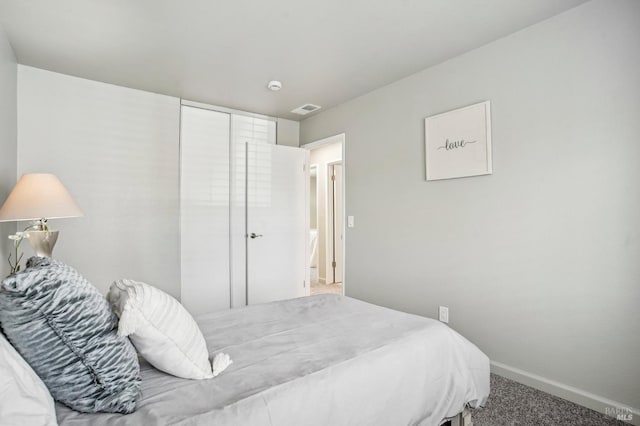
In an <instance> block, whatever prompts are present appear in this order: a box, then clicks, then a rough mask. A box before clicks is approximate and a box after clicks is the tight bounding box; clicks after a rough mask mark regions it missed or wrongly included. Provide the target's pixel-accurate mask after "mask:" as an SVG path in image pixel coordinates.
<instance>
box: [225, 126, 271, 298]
mask: <svg viewBox="0 0 640 426" xmlns="http://www.w3.org/2000/svg"><path fill="white" fill-rule="evenodd" d="M247 143H249V144H257V145H261V146H273V145H275V143H276V123H275V121H272V120H266V119H262V118H257V117H249V116H244V115H236V114H234V115H232V116H231V176H232V178H231V280H232V283H233V285H232V288H233V290H232V291H233V294H232V303H233V304H232V306H233V307H237V306H244V305H245V304H246V303H247V293H246V288H247V275H246V274H247V258H246V251H247V241H246V233H247V229H246V214H247V212H246V207H247V203H246V192H245V185H246V184H247V182H246V175H247V163H246V159H247V150H246V147H247Z"/></svg>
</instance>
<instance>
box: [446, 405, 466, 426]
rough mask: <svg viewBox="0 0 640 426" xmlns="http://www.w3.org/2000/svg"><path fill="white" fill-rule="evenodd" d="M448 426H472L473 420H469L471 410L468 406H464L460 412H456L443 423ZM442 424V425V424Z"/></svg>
mask: <svg viewBox="0 0 640 426" xmlns="http://www.w3.org/2000/svg"><path fill="white" fill-rule="evenodd" d="M447 424H448V425H449V426H473V422H472V421H471V411H469V409H468V408H465V409H464V410H463V411H462V413H460V414H458V415H457V416H455V417H454V418H452V419H451V420H449V422H448V423H445V425H447ZM443 426H444V425H443Z"/></svg>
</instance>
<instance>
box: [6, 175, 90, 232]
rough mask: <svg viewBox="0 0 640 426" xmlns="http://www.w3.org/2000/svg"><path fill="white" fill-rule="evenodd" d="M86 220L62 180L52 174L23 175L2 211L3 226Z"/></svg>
mask: <svg viewBox="0 0 640 426" xmlns="http://www.w3.org/2000/svg"><path fill="white" fill-rule="evenodd" d="M78 216H83V214H82V211H81V210H80V208H79V207H78V205H77V204H76V202H75V201H73V198H71V194H69V191H67V188H65V187H64V185H63V184H62V182H60V179H58V178H57V177H56V176H55V175H52V174H49V173H29V174H26V175H22V177H21V178H20V180H19V181H18V183H16V186H15V187H14V188H13V191H11V194H9V197H8V198H7V200H6V201H5V202H4V204H3V205H2V208H0V222H9V221H21V220H37V219H59V218H64V217H78Z"/></svg>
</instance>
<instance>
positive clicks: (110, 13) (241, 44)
mask: <svg viewBox="0 0 640 426" xmlns="http://www.w3.org/2000/svg"><path fill="white" fill-rule="evenodd" d="M584 2H585V0H394V1H385V0H315V1H309V0H273V1H259V0H253V1H251V0H231V1H219V0H218V1H216V0H182V1H176V0H133V1H132V0H58V1H50V0H29V1H24V0H1V1H0V25H1V26H2V27H3V28H4V30H5V32H6V33H7V36H8V38H9V41H10V43H11V45H12V47H13V49H14V51H15V54H16V57H17V60H18V62H19V63H21V64H25V65H31V66H34V67H38V68H43V69H47V70H51V71H56V72H61V73H64V74H70V75H74V76H79V77H84V78H88V79H92V80H98V81H103V82H107V83H113V84H117V85H121V86H126V87H132V88H137V89H142V90H147V91H151V92H156V93H163V94H167V95H172V96H178V97H182V98H184V99H188V100H193V101H199V102H204V103H209V104H213V105H221V106H226V107H230V108H236V109H240V110H245V111H252V112H257V113H261V114H267V115H272V116H279V117H284V118H289V119H294V120H299V119H300V118H301V117H300V116H298V115H295V114H291V113H290V111H291V110H292V109H294V108H296V107H299V106H301V105H302V104H305V103H312V104H316V105H321V106H322V107H323V110H325V109H327V108H330V107H332V106H334V105H337V104H340V103H342V102H345V101H347V100H349V99H352V98H355V97H357V96H359V95H362V94H364V93H367V92H369V91H371V90H374V89H376V88H378V87H381V86H384V85H386V84H389V83H391V82H393V81H396V80H398V79H400V78H402V77H405V76H408V75H410V74H413V73H415V72H418V71H420V70H422V69H424V68H427V67H429V66H432V65H435V64H438V63H440V62H443V61H445V60H447V59H449V58H452V57H454V56H457V55H460V54H461V53H464V52H466V51H469V50H472V49H474V48H477V47H479V46H481V45H483V44H486V43H489V42H491V41H493V40H496V39H498V38H501V37H504V36H506V35H508V34H511V33H513V32H515V31H518V30H520V29H522V28H525V27H527V26H529V25H532V24H534V23H536V22H539V21H542V20H544V19H547V18H549V17H551V16H553V15H556V14H558V13H561V12H563V11H565V10H567V9H570V8H572V7H575V6H577V5H579V4H581V3H584ZM273 79H276V80H280V81H282V83H283V88H282V90H280V91H279V92H271V91H269V90H268V89H267V88H266V85H267V82H268V81H269V80H273ZM320 111H322V110H320ZM310 115H313V114H310Z"/></svg>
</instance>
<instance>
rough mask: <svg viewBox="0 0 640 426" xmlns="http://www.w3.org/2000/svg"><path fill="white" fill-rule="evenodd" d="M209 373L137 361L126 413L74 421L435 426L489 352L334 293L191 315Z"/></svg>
mask: <svg viewBox="0 0 640 426" xmlns="http://www.w3.org/2000/svg"><path fill="white" fill-rule="evenodd" d="M196 320H197V322H198V324H199V325H200V327H201V329H202V332H203V334H204V336H205V338H206V340H207V345H208V349H209V353H210V355H211V357H213V356H214V355H215V354H217V353H219V352H225V353H228V354H229V355H230V356H231V359H232V360H233V364H231V365H230V366H229V367H228V368H227V370H225V371H224V372H222V373H221V374H220V375H219V376H218V377H215V378H213V379H209V380H186V379H179V378H176V377H172V376H169V375H167V374H165V373H162V372H160V371H158V370H155V369H154V368H153V367H151V366H149V365H148V364H146V363H145V362H142V366H141V369H142V371H141V375H142V395H141V398H140V400H139V402H138V406H137V409H136V411H135V412H134V413H133V414H129V415H120V414H82V413H77V412H74V411H72V410H71V409H69V408H67V407H65V406H63V405H60V404H58V405H57V406H56V412H57V416H58V422H59V424H60V425H61V426H72V425H96V426H100V425H185V426H186V425H214V424H215V425H217V426H220V425H283V426H287V425H292V426H293V425H295V426H300V425H308V426H314V425H318V426H326V425H367V426H371V425H385V426H388V425H438V424H440V423H441V421H442V420H443V419H444V418H447V417H452V416H454V415H456V414H457V413H459V412H460V411H461V410H462V409H463V407H464V406H465V405H466V404H469V405H470V406H472V407H477V406H479V405H483V404H484V402H485V401H486V399H487V397H488V394H489V360H488V358H487V357H486V355H484V354H483V353H482V352H481V351H480V350H479V349H478V348H477V347H476V346H474V345H473V344H472V343H470V342H469V341H468V340H466V339H465V338H464V337H462V336H461V335H460V334H458V333H457V332H455V331H454V330H452V329H451V328H449V327H448V326H446V325H445V324H442V323H440V322H438V321H435V320H432V319H428V318H423V317H420V316H416V315H410V314H406V313H402V312H398V311H394V310H391V309H387V308H383V307H379V306H375V305H371V304H368V303H365V302H362V301H359V300H355V299H351V298H348V297H344V296H338V295H318V296H312V297H302V298H298V299H292V300H287V301H281V302H273V303H268V304H263V305H254V306H248V307H244V308H238V309H232V310H227V311H220V312H214V313H211V314H207V315H203V316H200V317H198V318H196Z"/></svg>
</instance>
